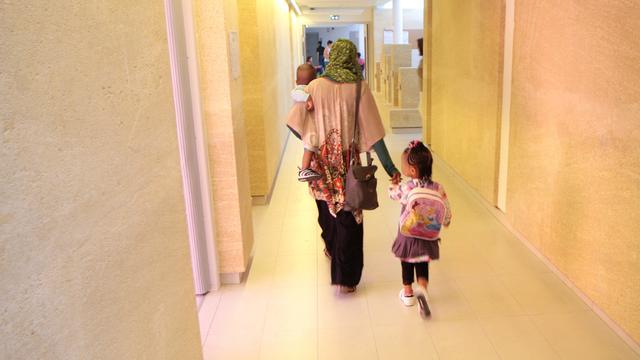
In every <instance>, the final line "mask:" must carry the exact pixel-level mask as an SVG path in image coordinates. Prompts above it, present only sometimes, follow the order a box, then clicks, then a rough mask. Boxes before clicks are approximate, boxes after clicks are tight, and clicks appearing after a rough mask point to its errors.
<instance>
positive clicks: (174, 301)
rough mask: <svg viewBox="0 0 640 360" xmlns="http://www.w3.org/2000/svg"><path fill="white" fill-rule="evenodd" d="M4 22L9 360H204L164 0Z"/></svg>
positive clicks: (2, 221)
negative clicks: (173, 98)
mask: <svg viewBox="0 0 640 360" xmlns="http://www.w3.org/2000/svg"><path fill="white" fill-rule="evenodd" d="M0 13H2V21H1V22H0V33H1V34H2V36H0V99H2V100H0V127H1V135H0V138H1V139H2V141H1V142H2V151H1V152H0V163H1V164H2V166H0V182H1V185H0V198H1V199H2V201H0V239H1V240H0V304H2V305H1V307H2V310H0V324H2V325H0V338H1V339H2V340H1V341H2V345H1V346H0V358H2V359H200V358H201V347H200V338H199V335H198V323H197V316H196V307H195V300H194V295H193V294H194V289H193V280H192V275H191V267H190V263H189V261H190V260H189V250H188V239H187V230H186V223H185V214H184V200H183V196H182V183H181V178H180V164H179V159H178V145H177V135H176V122H175V115H174V109H173V100H172V93H171V74H170V68H169V55H168V49H167V39H166V31H165V17H164V9H163V5H162V2H122V1H100V2H94V1H58V2H56V4H55V6H53V5H52V3H51V2H50V1H31V2H29V3H23V2H3V3H2V4H1V5H0Z"/></svg>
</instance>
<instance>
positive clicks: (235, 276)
mask: <svg viewBox="0 0 640 360" xmlns="http://www.w3.org/2000/svg"><path fill="white" fill-rule="evenodd" d="M252 264H253V251H251V255H249V261H248V262H247V268H246V269H245V271H243V272H232V273H221V274H220V283H221V284H223V285H237V284H241V283H242V282H243V281H244V280H245V278H246V275H247V274H248V273H249V271H251V265H252Z"/></svg>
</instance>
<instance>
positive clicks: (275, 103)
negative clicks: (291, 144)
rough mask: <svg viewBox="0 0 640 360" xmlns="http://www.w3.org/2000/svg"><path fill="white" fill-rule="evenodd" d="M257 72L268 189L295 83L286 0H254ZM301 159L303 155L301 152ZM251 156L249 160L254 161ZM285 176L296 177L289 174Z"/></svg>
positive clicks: (274, 168)
mask: <svg viewBox="0 0 640 360" xmlns="http://www.w3.org/2000/svg"><path fill="white" fill-rule="evenodd" d="M257 5H258V7H257V9H258V14H260V16H259V17H258V29H259V31H258V32H259V38H258V43H259V48H260V61H259V64H258V65H259V66H260V72H261V73H262V81H263V83H262V94H263V100H262V104H263V114H264V130H265V131H264V138H265V151H264V161H266V164H267V178H266V179H265V182H266V184H267V187H268V188H267V189H268V190H270V188H271V186H272V183H273V181H274V179H275V177H276V175H277V171H278V166H279V165H280V159H281V157H282V151H283V149H284V146H285V141H286V139H287V135H288V133H289V130H288V129H287V127H286V125H285V122H286V118H287V114H288V113H289V109H290V108H291V104H292V102H291V97H290V95H289V94H290V92H291V89H292V88H293V86H294V85H295V81H294V80H295V79H294V77H293V68H294V66H297V65H298V64H292V58H291V35H290V20H289V8H288V6H287V3H286V2H285V1H279V0H269V1H267V0H259V1H257ZM300 159H302V154H300ZM254 161H256V160H254V159H251V162H252V163H253V162H254ZM288 176H295V174H289V175H288Z"/></svg>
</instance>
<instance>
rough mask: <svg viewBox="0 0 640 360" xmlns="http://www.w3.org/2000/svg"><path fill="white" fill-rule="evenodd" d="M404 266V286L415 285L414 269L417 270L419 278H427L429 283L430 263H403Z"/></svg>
mask: <svg viewBox="0 0 640 360" xmlns="http://www.w3.org/2000/svg"><path fill="white" fill-rule="evenodd" d="M400 264H401V265H402V284H404V285H411V284H413V269H415V272H416V277H417V278H425V279H427V281H429V263H428V262H426V261H425V262H419V263H408V262H404V261H401V262H400Z"/></svg>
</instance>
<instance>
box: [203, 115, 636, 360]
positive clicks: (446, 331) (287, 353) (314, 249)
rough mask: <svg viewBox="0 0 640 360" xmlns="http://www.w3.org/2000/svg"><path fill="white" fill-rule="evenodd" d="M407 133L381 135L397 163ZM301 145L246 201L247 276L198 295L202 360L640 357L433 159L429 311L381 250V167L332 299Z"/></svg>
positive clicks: (384, 224)
mask: <svg viewBox="0 0 640 360" xmlns="http://www.w3.org/2000/svg"><path fill="white" fill-rule="evenodd" d="M382 113H383V114H384V113H386V111H383V112H382ZM385 121H387V120H386V119H385ZM387 125H388V122H387ZM388 134H389V132H388ZM415 136H417V135H408V134H407V135H393V134H389V135H387V137H386V142H387V145H388V146H389V149H390V152H391V154H392V156H393V157H394V161H395V162H396V163H398V161H399V154H400V153H401V151H402V149H403V148H404V146H406V144H407V142H408V141H409V140H410V139H413V138H415ZM301 153H302V147H301V145H300V142H299V141H298V140H297V139H295V138H294V137H290V138H289V141H288V145H287V148H286V152H285V155H284V158H283V162H282V166H281V169H280V173H279V176H278V180H277V184H276V188H275V190H274V194H273V198H272V200H271V203H270V204H269V205H267V206H256V207H254V210H253V211H254V213H253V214H254V226H255V239H256V245H255V254H254V260H253V264H252V267H251V270H250V274H249V276H248V278H247V280H246V283H244V284H241V285H225V286H223V288H222V289H221V291H219V292H217V293H213V294H210V295H208V296H207V298H206V300H205V302H204V305H203V307H202V309H201V311H200V315H201V327H202V329H203V330H202V332H201V336H202V339H203V343H204V357H205V359H332V360H333V359H404V358H408V359H411V358H420V359H638V358H639V357H637V356H636V355H635V354H634V353H633V352H632V350H631V349H630V348H628V346H627V345H626V344H625V343H624V342H623V341H621V340H620V338H618V337H617V336H616V335H615V334H614V333H613V332H612V331H611V330H610V329H609V327H608V326H607V325H606V324H605V323H604V322H602V320H600V318H598V317H597V316H596V315H595V314H594V313H593V312H592V311H591V310H590V309H589V308H588V307H587V305H586V304H585V303H584V302H583V301H581V300H580V299H579V298H578V297H577V296H576V295H575V294H574V293H573V292H572V291H571V290H570V289H569V288H568V287H567V286H565V285H564V283H563V282H562V281H561V280H560V279H559V278H558V277H557V276H556V275H554V274H553V273H552V272H550V270H549V268H547V267H546V266H545V265H544V264H543V263H542V262H541V261H540V260H539V259H538V258H537V257H536V256H535V255H534V254H533V253H532V252H531V251H530V250H528V249H527V248H526V247H525V246H524V245H523V244H522V243H521V242H520V241H519V240H518V239H517V238H516V237H515V236H514V235H513V234H512V233H510V232H509V231H508V230H507V229H505V227H504V226H503V225H502V224H501V223H500V222H499V221H498V220H497V219H496V218H495V217H494V216H493V215H492V214H491V213H490V212H489V211H488V210H487V209H486V208H485V207H484V206H483V205H482V204H481V203H480V202H479V200H477V198H476V197H475V196H474V195H473V194H472V193H471V192H470V191H469V190H468V189H467V188H466V185H464V184H463V183H461V182H460V180H459V178H458V177H456V176H455V175H453V174H452V173H450V172H449V171H448V170H447V169H446V168H445V167H444V166H443V163H442V161H441V160H439V159H437V160H436V162H435V176H434V178H435V180H437V181H439V182H441V183H442V184H443V185H444V186H445V189H446V190H447V193H448V195H449V199H450V201H451V206H452V210H453V221H452V225H451V227H450V229H449V230H448V231H446V232H445V233H444V236H443V241H442V244H441V260H439V261H437V262H434V263H432V266H431V268H430V277H431V282H430V296H431V301H430V303H431V307H432V311H433V316H432V318H431V319H429V320H426V321H425V320H422V319H421V318H420V317H419V315H418V309H417V307H412V308H405V307H404V306H403V305H401V304H400V301H399V299H398V297H397V295H398V290H399V289H400V288H401V280H400V279H401V277H400V264H399V261H398V260H396V259H395V258H394V257H393V255H392V254H391V252H390V246H391V243H392V241H393V237H394V234H395V231H396V221H397V218H398V213H399V206H398V205H397V204H396V203H394V202H392V201H391V200H389V199H388V198H387V197H386V186H387V185H388V182H387V179H386V176H384V173H383V171H380V170H379V171H378V178H379V186H378V191H379V199H380V200H381V202H380V208H379V209H377V210H375V211H373V212H367V213H365V240H364V251H365V265H364V273H363V280H362V282H361V284H360V286H359V287H358V290H357V292H356V293H355V294H354V295H336V291H335V289H334V288H332V287H331V286H330V278H329V265H330V263H329V261H328V259H326V258H325V257H324V255H323V253H322V249H323V242H322V239H321V238H320V234H319V227H318V226H317V223H316V216H317V210H316V208H315V204H314V202H313V200H312V199H311V197H310V196H309V195H308V193H307V187H306V185H305V184H302V183H299V182H297V180H296V177H295V174H296V166H297V165H298V161H299V159H300V156H301Z"/></svg>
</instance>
